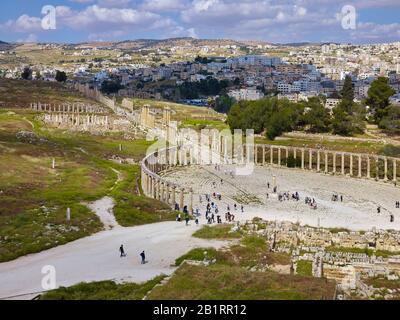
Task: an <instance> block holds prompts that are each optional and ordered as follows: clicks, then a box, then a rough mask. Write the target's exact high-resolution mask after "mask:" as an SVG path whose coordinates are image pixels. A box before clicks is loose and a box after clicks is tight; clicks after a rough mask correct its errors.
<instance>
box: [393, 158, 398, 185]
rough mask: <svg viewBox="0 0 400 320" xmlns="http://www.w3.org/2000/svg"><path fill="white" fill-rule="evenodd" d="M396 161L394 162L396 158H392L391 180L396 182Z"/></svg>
mask: <svg viewBox="0 0 400 320" xmlns="http://www.w3.org/2000/svg"><path fill="white" fill-rule="evenodd" d="M396 166H397V163H396V159H393V181H394V182H396V181H397V167H396Z"/></svg>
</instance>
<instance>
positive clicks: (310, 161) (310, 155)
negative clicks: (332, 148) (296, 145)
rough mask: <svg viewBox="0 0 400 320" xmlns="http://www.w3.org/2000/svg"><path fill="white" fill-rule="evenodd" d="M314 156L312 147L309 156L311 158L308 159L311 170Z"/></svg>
mask: <svg viewBox="0 0 400 320" xmlns="http://www.w3.org/2000/svg"><path fill="white" fill-rule="evenodd" d="M312 157H313V154H312V150H311V149H310V150H309V158H310V159H308V165H309V169H310V170H312Z"/></svg>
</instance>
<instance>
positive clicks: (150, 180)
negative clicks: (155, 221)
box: [141, 139, 397, 212]
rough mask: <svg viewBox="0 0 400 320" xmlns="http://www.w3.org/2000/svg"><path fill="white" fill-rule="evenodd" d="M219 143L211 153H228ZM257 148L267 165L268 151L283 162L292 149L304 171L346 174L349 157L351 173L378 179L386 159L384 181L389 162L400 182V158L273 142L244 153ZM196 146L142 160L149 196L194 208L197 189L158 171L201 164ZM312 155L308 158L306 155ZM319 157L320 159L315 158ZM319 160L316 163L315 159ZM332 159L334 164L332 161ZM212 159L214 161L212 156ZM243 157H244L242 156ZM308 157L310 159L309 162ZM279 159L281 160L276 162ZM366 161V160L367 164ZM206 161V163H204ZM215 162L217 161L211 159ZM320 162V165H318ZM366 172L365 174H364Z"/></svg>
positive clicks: (273, 160) (144, 186) (247, 148)
mask: <svg viewBox="0 0 400 320" xmlns="http://www.w3.org/2000/svg"><path fill="white" fill-rule="evenodd" d="M219 141H220V143H219V145H218V146H213V145H210V152H219V153H225V152H226V150H227V146H226V145H225V144H226V141H225V140H223V139H222V140H221V139H219ZM251 148H254V149H253V150H254V162H255V163H256V164H259V157H258V155H259V151H260V149H261V154H262V159H261V164H262V165H266V164H267V163H268V162H267V154H269V164H271V165H278V166H281V165H282V160H283V156H284V157H285V158H286V159H288V158H289V154H290V152H293V158H294V159H295V160H296V163H300V167H301V169H303V170H306V169H309V170H314V169H316V171H317V172H324V173H327V174H328V173H333V174H341V175H345V174H346V166H345V165H346V161H345V160H346V157H348V160H349V162H348V167H347V168H348V174H349V175H350V176H357V177H359V178H362V177H366V178H375V179H376V180H380V179H381V175H380V173H381V172H380V166H379V161H380V160H382V161H383V180H385V181H387V180H388V176H389V175H388V163H389V161H390V162H391V163H392V180H393V182H397V159H395V158H388V157H382V156H372V155H366V154H353V153H344V152H335V151H322V150H317V149H308V148H293V147H283V146H272V145H255V146H253V145H245V148H244V149H243V150H242V154H244V153H246V158H247V161H249V159H248V156H249V154H251V153H250V151H251ZM195 151H196V150H195V149H194V148H193V147H174V148H170V149H168V151H167V150H163V151H159V152H156V153H154V154H152V155H150V156H148V157H146V158H145V159H144V160H143V161H142V170H141V172H142V179H141V182H142V189H143V192H144V194H145V195H146V196H148V197H151V198H154V199H157V200H160V201H162V202H165V203H167V204H169V205H172V206H175V204H179V208H180V209H182V208H183V207H184V205H188V209H189V212H192V211H193V190H192V189H191V188H183V187H181V186H177V185H175V184H172V183H170V182H168V181H166V180H164V179H163V178H161V177H160V176H159V175H158V173H159V172H161V171H163V170H166V169H168V168H169V167H170V166H186V165H191V164H199V163H200V162H199V159H202V155H201V154H200V153H201V148H198V152H199V154H195ZM306 154H308V159H307V158H306ZM314 156H316V158H314ZM314 159H315V162H314ZM330 159H332V161H331V165H330V162H329V160H330ZM210 160H212V159H211V158H210ZM242 160H243V159H242ZM250 160H251V159H250ZM306 160H307V162H306ZM363 160H364V161H365V162H366V172H365V170H363ZM372 160H374V162H375V176H374V177H372V175H371V161H372ZM276 161H277V163H276ZM365 162H364V163H365ZM201 163H204V162H201ZM210 163H213V162H210ZM314 165H316V168H314ZM364 173H365V174H364Z"/></svg>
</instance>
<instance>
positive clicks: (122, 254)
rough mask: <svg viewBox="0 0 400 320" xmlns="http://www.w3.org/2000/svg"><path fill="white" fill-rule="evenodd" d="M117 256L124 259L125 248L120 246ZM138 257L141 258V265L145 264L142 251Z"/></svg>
mask: <svg viewBox="0 0 400 320" xmlns="http://www.w3.org/2000/svg"><path fill="white" fill-rule="evenodd" d="M119 256H120V258H124V257H126V252H125V248H124V245H123V244H121V246H120V247H119ZM139 256H140V258H141V264H145V263H146V254H145V253H144V250H143V251H142V252H141V253H140V254H139Z"/></svg>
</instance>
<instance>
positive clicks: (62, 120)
mask: <svg viewBox="0 0 400 320" xmlns="http://www.w3.org/2000/svg"><path fill="white" fill-rule="evenodd" d="M43 120H44V121H45V122H47V123H52V124H57V125H63V124H65V125H68V126H83V127H90V126H103V127H104V128H105V129H108V128H109V127H110V122H109V119H108V116H101V115H96V114H86V115H80V114H73V113H71V114H68V113H46V114H44V118H43Z"/></svg>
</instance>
